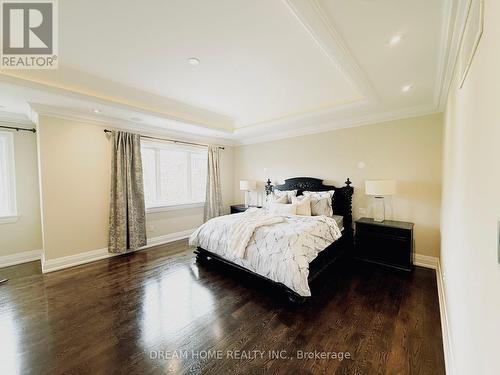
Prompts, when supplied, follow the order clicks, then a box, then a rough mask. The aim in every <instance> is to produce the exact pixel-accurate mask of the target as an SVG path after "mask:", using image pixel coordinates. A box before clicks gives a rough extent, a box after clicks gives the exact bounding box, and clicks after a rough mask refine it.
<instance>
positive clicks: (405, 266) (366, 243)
mask: <svg viewBox="0 0 500 375" xmlns="http://www.w3.org/2000/svg"><path fill="white" fill-rule="evenodd" d="M413 226H414V224H413V223H407V222H403V221H392V220H384V221H383V222H381V223H379V222H376V221H374V220H373V219H369V218H365V217H364V218H361V219H359V220H357V221H356V237H355V249H354V257H355V258H356V259H359V260H363V261H367V262H372V263H378V264H383V265H386V266H390V267H394V268H398V269H401V270H405V271H411V270H412V269H413V242H414V240H413Z"/></svg>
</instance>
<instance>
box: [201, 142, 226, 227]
mask: <svg viewBox="0 0 500 375" xmlns="http://www.w3.org/2000/svg"><path fill="white" fill-rule="evenodd" d="M220 215H222V194H221V183H220V149H219V146H212V145H210V146H208V170H207V194H206V199H205V215H204V219H205V221H207V220H209V219H211V218H213V217H217V216H220Z"/></svg>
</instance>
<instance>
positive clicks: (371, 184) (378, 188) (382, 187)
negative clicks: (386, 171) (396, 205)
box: [365, 180, 396, 196]
mask: <svg viewBox="0 0 500 375" xmlns="http://www.w3.org/2000/svg"><path fill="white" fill-rule="evenodd" d="M365 194H366V195H379V196H383V195H393V194H396V181H394V180H371V181H365Z"/></svg>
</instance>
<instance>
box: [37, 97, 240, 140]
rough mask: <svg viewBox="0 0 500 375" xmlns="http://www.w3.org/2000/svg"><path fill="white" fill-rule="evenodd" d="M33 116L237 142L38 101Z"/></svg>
mask: <svg viewBox="0 0 500 375" xmlns="http://www.w3.org/2000/svg"><path fill="white" fill-rule="evenodd" d="M29 106H30V109H31V113H32V118H33V119H36V122H35V123H36V124H38V122H39V117H40V116H49V117H55V118H59V119H63V120H68V121H76V122H82V123H86V124H89V125H97V126H102V127H110V128H113V129H118V130H127V131H133V132H138V133H139V132H140V133H143V134H145V135H151V136H165V137H176V138H178V139H179V140H183V141H196V142H203V143H210V144H218V145H222V146H234V145H235V142H234V141H233V140H232V139H227V138H214V137H209V136H202V135H193V134H192V133H185V132H179V131H176V130H171V129H164V128H161V127H158V126H153V125H150V124H138V123H135V122H132V121H126V120H122V119H116V118H113V117H107V116H92V115H90V114H83V113H81V112H77V111H72V110H69V109H66V108H59V107H52V106H47V105H43V104H38V103H29Z"/></svg>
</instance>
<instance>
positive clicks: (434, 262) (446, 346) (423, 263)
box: [413, 254, 454, 375]
mask: <svg viewBox="0 0 500 375" xmlns="http://www.w3.org/2000/svg"><path fill="white" fill-rule="evenodd" d="M413 263H414V264H415V265H416V266H420V267H425V268H431V269H433V270H436V281H437V290H438V298H439V314H440V316H441V331H442V336H443V352H444V362H445V366H446V374H448V375H453V374H454V370H453V354H452V351H451V338H450V328H449V323H448V312H447V309H446V295H445V291H444V279H443V274H442V272H441V262H440V261H439V258H436V257H431V256H428V255H421V254H415V259H414V262H413Z"/></svg>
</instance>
